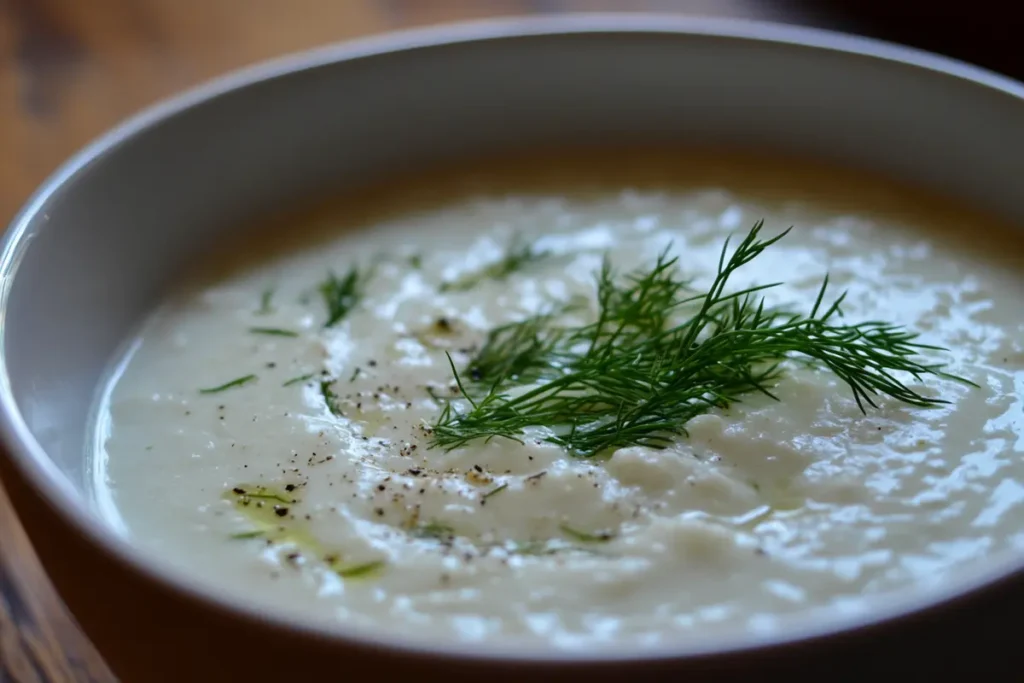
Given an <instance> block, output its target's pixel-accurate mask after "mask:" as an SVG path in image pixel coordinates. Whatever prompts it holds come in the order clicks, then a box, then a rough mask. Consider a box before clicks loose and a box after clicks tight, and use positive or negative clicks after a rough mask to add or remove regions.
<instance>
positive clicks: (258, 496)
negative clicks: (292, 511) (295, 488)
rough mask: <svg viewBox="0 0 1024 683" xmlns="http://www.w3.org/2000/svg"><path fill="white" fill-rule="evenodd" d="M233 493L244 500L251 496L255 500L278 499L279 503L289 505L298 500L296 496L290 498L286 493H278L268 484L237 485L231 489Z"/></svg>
mask: <svg viewBox="0 0 1024 683" xmlns="http://www.w3.org/2000/svg"><path fill="white" fill-rule="evenodd" d="M231 493H233V494H235V495H236V496H238V499H239V500H240V501H242V502H244V501H246V500H248V499H250V498H251V499H254V500H276V501H277V502H279V503H288V504H289V505H291V504H293V503H296V502H298V501H296V500H295V499H294V498H288V497H287V496H285V495H284V494H281V493H277V492H276V491H274V490H272V489H270V488H268V487H266V486H255V487H253V488H252V489H248V488H244V487H242V486H236V487H234V488H233V489H231Z"/></svg>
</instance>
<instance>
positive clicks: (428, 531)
mask: <svg viewBox="0 0 1024 683" xmlns="http://www.w3.org/2000/svg"><path fill="white" fill-rule="evenodd" d="M411 533H412V535H413V536H415V537H416V538H435V539H438V540H444V539H448V538H453V537H455V535H456V534H455V529H454V528H453V527H450V526H448V525H447V524H444V523H442V522H428V523H426V524H421V525H420V526H418V527H416V528H415V529H413V530H412V532H411Z"/></svg>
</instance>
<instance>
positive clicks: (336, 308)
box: [318, 267, 370, 328]
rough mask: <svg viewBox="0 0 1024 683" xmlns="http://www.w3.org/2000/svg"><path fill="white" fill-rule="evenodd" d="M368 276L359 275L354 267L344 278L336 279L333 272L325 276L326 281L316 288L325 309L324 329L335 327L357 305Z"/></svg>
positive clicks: (367, 274) (366, 274)
mask: <svg viewBox="0 0 1024 683" xmlns="http://www.w3.org/2000/svg"><path fill="white" fill-rule="evenodd" d="M369 275H370V274H369V273H365V274H363V273H360V272H359V269H358V268H356V267H352V268H350V269H349V271H348V273H346V274H345V276H344V277H338V276H337V275H335V274H334V273H333V272H331V273H328V274H327V279H326V280H324V281H323V282H322V283H320V287H319V288H318V289H319V291H320V296H321V297H322V298H323V300H324V305H325V306H326V307H327V320H326V321H325V322H324V327H325V328H326V327H334V326H335V325H337V324H338V323H339V322H341V321H342V320H343V319H344V318H345V316H347V315H348V314H349V313H350V312H351V311H352V309H353V308H355V307H356V306H357V305H358V304H359V301H360V300H361V299H362V298H363V289H364V286H365V284H366V281H367V280H368V279H369Z"/></svg>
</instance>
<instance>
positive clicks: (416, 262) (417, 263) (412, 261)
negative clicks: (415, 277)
mask: <svg viewBox="0 0 1024 683" xmlns="http://www.w3.org/2000/svg"><path fill="white" fill-rule="evenodd" d="M409 266H410V267H411V268H415V269H416V270H419V269H420V268H422V267H423V257H422V256H420V255H419V254H413V255H411V256H410V257H409Z"/></svg>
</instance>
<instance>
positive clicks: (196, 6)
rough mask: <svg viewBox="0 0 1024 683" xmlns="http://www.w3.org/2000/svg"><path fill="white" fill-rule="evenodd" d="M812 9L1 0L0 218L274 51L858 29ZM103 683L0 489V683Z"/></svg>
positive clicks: (524, 0) (755, 2)
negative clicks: (607, 15)
mask: <svg viewBox="0 0 1024 683" xmlns="http://www.w3.org/2000/svg"><path fill="white" fill-rule="evenodd" d="M886 4H888V3H886ZM982 4H984V3H982ZM821 6H822V3H821V2H820V1H819V0H811V1H809V2H804V3H800V2H795V1H792V0H777V1H775V2H772V1H770V0H619V1H615V0H603V1H602V0H379V1H374V0H0V224H2V223H5V222H6V221H7V220H8V219H9V218H10V217H11V216H12V214H13V213H14V212H15V211H16V210H17V208H18V207H19V206H20V204H21V203H22V202H23V201H24V199H25V198H26V197H27V195H28V194H29V193H30V192H31V191H32V190H33V188H34V187H36V186H37V185H38V184H39V183H40V182H41V181H42V180H43V179H44V178H45V177H46V175H48V174H49V173H50V172H51V171H52V170H53V169H54V168H55V167H56V166H57V165H58V164H59V163H60V162H61V161H62V160H63V159H64V158H66V157H67V156H68V155H69V154H71V153H72V152H73V151H75V150H76V149H78V148H79V147H81V146H82V145H83V144H85V143H86V142H87V141H88V140H90V139H91V138H93V137H94V136H96V135H97V134H99V133H101V132H102V131H103V130H105V129H106V128H108V127H109V126H111V125H113V124H114V123H116V122H117V121H118V120H119V119H121V118H123V117H125V116H127V115H129V114H131V113H132V112H134V111H136V110H137V109H139V108H140V107H143V106H145V105H147V104H149V103H151V102H153V101H155V100H157V99H158V98H161V97H164V96H166V95H169V94H171V93H173V92H175V91H177V90H180V89H182V88H185V87H188V86H190V85H193V84H195V83H197V82H199V81H202V80H204V79H207V78H210V77H212V76H215V75H217V74H220V73H222V72H224V71H226V70H229V69H233V68H236V67H239V66H242V65H245V64H248V63H250V62H253V61H257V60H262V59H265V58H268V57H272V56H276V55H279V54H281V53H285V52H289V51H294V50H300V49H304V48H307V47H310V46H315V45H319V44H323V43H328V42H333V41H338V40H343V39H346V38H352V37H355V36H360V35H365V34H371V33H378V32H383V31H388V30H394V29H398V28H405V27H410V26H416V25H423V24H430V23H439V22H445V21H453V20H459V19H469V18H480V17H485V16H495V15H509V14H549V13H558V12H566V11H580V10H590V11H612V10H649V11H677V12H686V13H690V14H703V15H717V16H739V17H747V18H758V19H774V20H780V21H790V22H796V23H811V24H818V25H825V26H829V25H833V26H834V25H836V24H837V23H838V24H839V25H841V26H844V27H849V28H853V29H854V30H858V29H859V28H860V27H859V26H858V25H854V24H850V23H849V22H850V21H852V20H853V18H854V17H851V16H850V15H847V16H846V17H837V16H835V15H828V16H825V15H822V14H821ZM812 10H814V11H812ZM931 11H932V12H934V11H935V10H931ZM908 16H909V15H908ZM922 16H925V18H926V19H928V21H930V22H931V23H932V24H933V25H934V24H935V23H936V17H935V15H934V14H927V13H925V15H922V14H921V13H920V10H917V14H916V15H914V16H911V18H912V19H913V20H914V22H915V26H917V27H918V28H921V26H920V24H921V21H920V20H921V18H922ZM896 18H899V17H896ZM927 24H928V22H925V26H924V27H923V28H924V29H926V30H925V31H924V32H923V33H917V34H915V35H917V36H923V37H924V38H923V39H922V40H920V41H917V42H918V43H919V44H922V45H923V46H925V47H930V48H933V49H943V48H944V47H945V46H944V45H942V44H940V45H935V44H934V43H929V42H928V40H927V38H928V36H935V35H939V32H937V31H931V32H929V31H928V30H927V29H928V26H927ZM885 25H886V26H887V27H890V28H892V27H894V26H898V23H894V22H888V23H886V24H885ZM977 28H978V26H977V25H975V29H976V34H977V35H978V38H979V40H978V41H977V42H976V44H977V45H984V46H985V47H984V49H987V50H989V52H978V53H966V57H967V58H968V59H975V60H976V61H981V62H985V61H986V60H989V64H990V65H991V66H994V67H996V68H1000V67H1003V66H1005V63H1003V62H999V61H998V58H996V57H993V58H991V59H990V58H989V57H990V56H991V55H992V52H991V45H992V42H993V41H992V40H991V38H992V36H993V35H994V34H993V30H992V29H991V27H989V30H988V31H987V32H985V31H984V30H982V31H981V33H980V34H978V32H977ZM897 30H898V29H897ZM1005 33H1006V35H1007V37H1008V38H1010V37H1011V36H1012V34H1011V33H1010V31H1009V29H1007V30H1006V31H1005ZM889 35H892V32H891V31H890V32H889ZM895 37H896V38H901V37H904V36H903V35H901V34H899V33H896V34H895ZM909 42H915V41H914V40H910V41H909ZM1012 47H1014V48H1015V47H1016V46H1015V45H1013V46H1012ZM950 51H954V50H950ZM961 54H963V53H961ZM1005 54H1007V55H1017V54H1018V51H1016V50H1008V51H1007V52H1006V53H1005ZM986 55H988V56H986ZM1011 58H1015V59H1017V62H1014V64H1016V63H1019V57H1011ZM993 59H994V60H995V61H992V60H993ZM1007 70H1010V69H1007ZM111 680H113V677H112V676H111V674H110V673H109V671H108V670H107V669H106V667H105V666H104V664H103V662H102V660H101V658H100V657H99V656H98V654H97V653H96V652H95V651H94V650H93V649H92V647H91V646H90V644H89V643H88V641H87V640H86V638H85V637H84V636H83V635H82V634H81V633H80V632H79V631H78V629H77V628H76V627H75V625H74V623H73V620H72V619H71V617H70V616H69V615H68V613H67V612H66V610H65V609H64V608H63V606H62V604H61V602H60V599H59V598H58V597H57V596H56V594H55V593H54V591H53V589H52V587H51V586H50V584H49V582H48V581H47V579H46V577H45V575H44V574H43V572H42V570H41V568H40V567H39V564H38V562H37V560H36V558H35V556H34V555H33V553H32V550H31V548H30V547H29V545H28V542H27V540H26V538H25V536H24V534H23V533H22V531H21V529H20V527H19V526H18V522H17V520H16V519H15V518H14V516H13V513H12V512H11V509H10V506H9V504H8V502H7V499H6V497H5V495H4V493H3V489H2V488H0V683H7V682H8V681H11V682H12V683H43V682H50V683H54V682H65V681H76V682H77V681H111Z"/></svg>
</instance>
